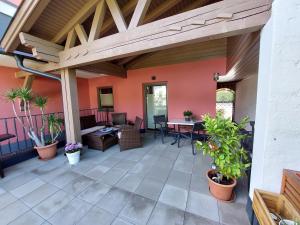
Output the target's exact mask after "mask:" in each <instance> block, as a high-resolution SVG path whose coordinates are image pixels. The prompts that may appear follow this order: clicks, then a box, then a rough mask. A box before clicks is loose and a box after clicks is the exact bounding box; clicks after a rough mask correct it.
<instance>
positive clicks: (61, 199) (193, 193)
mask: <svg viewBox="0 0 300 225" xmlns="http://www.w3.org/2000/svg"><path fill="white" fill-rule="evenodd" d="M170 143H171V139H169V140H167V141H166V143H165V144H161V143H160V139H157V140H156V141H154V140H153V137H152V136H150V135H146V136H145V144H144V147H143V148H140V149H134V150H130V151H124V152H120V151H119V148H118V146H114V147H112V148H110V149H108V150H107V151H106V152H104V153H103V152H100V151H95V150H85V151H84V153H83V155H82V158H81V161H80V163H79V164H78V165H77V166H73V167H70V166H69V165H68V163H67V159H66V157H65V156H63V154H62V153H61V154H59V155H58V156H57V157H56V158H55V159H53V160H51V161H47V162H43V161H40V160H38V159H31V160H28V161H25V162H23V163H20V164H17V165H15V166H13V167H10V168H7V169H6V170H5V173H6V177H5V178H4V179H2V180H0V225H2V224H11V225H17V224H22V225H27V224H28V225H40V224H43V225H46V224H47V225H49V224H53V225H56V224H58V225H69V224H70V225H73V224H76V225H79V224H80V225H81V224H84V225H89V224H91V225H96V224H99V225H109V224H112V225H142V224H149V225H217V224H226V225H248V224H249V223H248V221H247V215H246V211H245V203H246V199H247V192H246V185H245V183H243V182H239V187H238V188H237V193H236V194H237V199H236V201H235V203H231V204H226V203H222V202H218V201H217V200H215V199H214V198H213V197H211V196H210V194H209V191H208V189H207V180H206V178H205V171H206V170H207V169H208V168H209V165H210V160H209V159H208V158H205V157H204V156H202V154H198V155H197V156H195V157H194V156H193V155H192V154H191V146H190V145H189V144H188V143H183V146H182V147H181V148H179V149H178V148H177V146H171V145H170Z"/></svg>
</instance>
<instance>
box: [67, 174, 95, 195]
mask: <svg viewBox="0 0 300 225" xmlns="http://www.w3.org/2000/svg"><path fill="white" fill-rule="evenodd" d="M94 182H95V181H94V180H93V179H91V178H89V177H85V176H80V177H78V178H76V179H75V180H73V181H71V182H70V183H68V184H67V185H66V186H65V187H64V188H63V189H64V190H68V193H71V194H73V195H78V194H79V193H80V192H82V191H83V190H85V189H86V188H87V187H88V186H90V185H91V184H93V183H94Z"/></svg>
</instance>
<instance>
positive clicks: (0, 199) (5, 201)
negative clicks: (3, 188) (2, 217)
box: [0, 192, 17, 210]
mask: <svg viewBox="0 0 300 225" xmlns="http://www.w3.org/2000/svg"><path fill="white" fill-rule="evenodd" d="M16 200H17V198H16V197H15V196H13V195H12V194H10V193H9V192H5V193H3V194H2V195H0V210H1V209H3V208H5V207H6V206H7V205H9V204H11V203H13V202H14V201H16Z"/></svg>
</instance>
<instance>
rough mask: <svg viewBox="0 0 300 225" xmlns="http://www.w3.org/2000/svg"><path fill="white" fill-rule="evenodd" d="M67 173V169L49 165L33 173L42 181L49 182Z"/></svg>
mask: <svg viewBox="0 0 300 225" xmlns="http://www.w3.org/2000/svg"><path fill="white" fill-rule="evenodd" d="M65 171H66V169H65V168H64V167H57V165H51V164H47V165H46V166H43V167H39V168H37V169H35V170H32V173H33V174H35V175H38V176H39V178H40V179H42V180H45V181H47V182H48V181H51V180H53V179H54V178H55V177H56V176H57V175H58V174H60V173H63V172H65Z"/></svg>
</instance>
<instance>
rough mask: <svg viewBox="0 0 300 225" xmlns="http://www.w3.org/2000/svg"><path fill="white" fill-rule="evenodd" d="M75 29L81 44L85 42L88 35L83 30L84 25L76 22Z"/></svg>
mask: <svg viewBox="0 0 300 225" xmlns="http://www.w3.org/2000/svg"><path fill="white" fill-rule="evenodd" d="M75 31H76V33H77V36H78V38H79V40H80V42H81V44H86V43H87V42H88V36H87V34H86V32H85V30H84V27H83V26H82V25H81V24H77V25H76V26H75Z"/></svg>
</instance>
